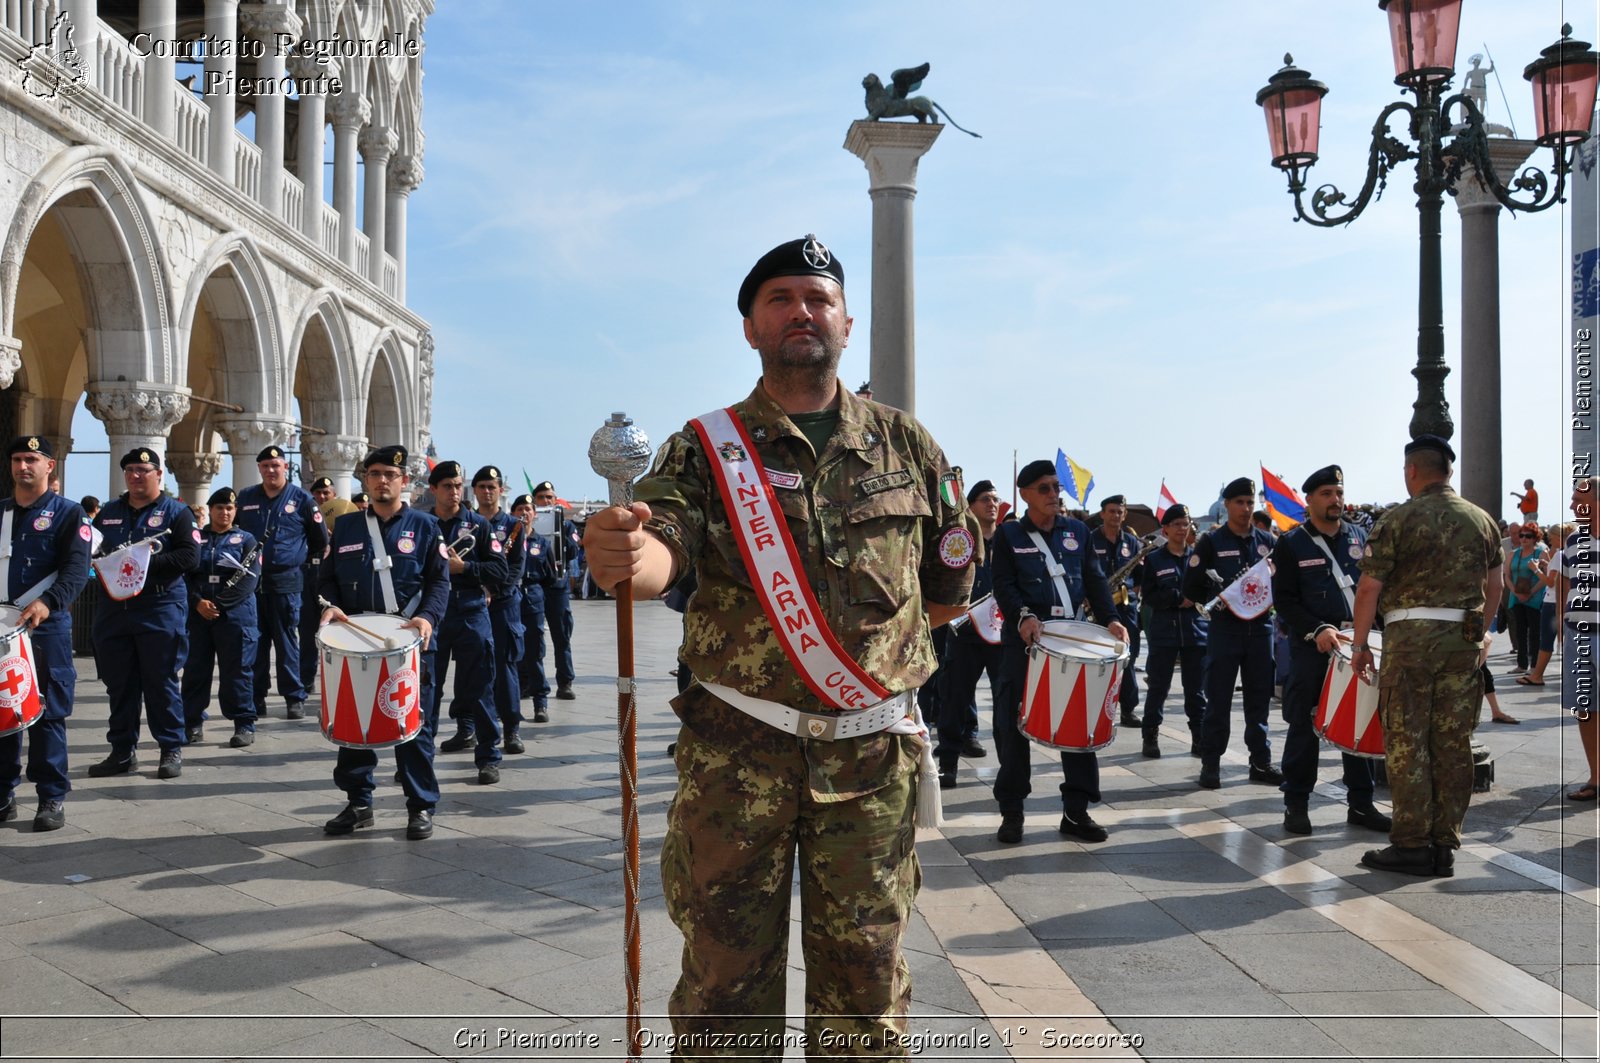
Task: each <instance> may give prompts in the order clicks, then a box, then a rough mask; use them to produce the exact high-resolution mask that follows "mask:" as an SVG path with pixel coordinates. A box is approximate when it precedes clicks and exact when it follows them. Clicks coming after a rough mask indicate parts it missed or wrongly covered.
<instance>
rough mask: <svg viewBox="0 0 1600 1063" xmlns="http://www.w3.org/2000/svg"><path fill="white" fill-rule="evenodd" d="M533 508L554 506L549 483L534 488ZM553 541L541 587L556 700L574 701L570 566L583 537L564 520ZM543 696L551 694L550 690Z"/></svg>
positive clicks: (553, 490) (553, 497)
mask: <svg viewBox="0 0 1600 1063" xmlns="http://www.w3.org/2000/svg"><path fill="white" fill-rule="evenodd" d="M533 504H534V505H535V506H536V507H540V508H543V507H545V506H553V505H555V504H556V489H555V485H554V484H552V483H551V482H550V481H549V480H545V481H543V482H541V483H539V484H536V485H535V486H534V488H533ZM563 512H564V511H563ZM550 540H551V545H552V546H553V547H554V548H555V549H554V551H553V553H552V556H551V558H550V564H549V567H548V569H547V571H548V572H549V576H548V577H547V578H546V579H545V580H544V582H543V584H542V585H543V587H544V615H545V619H546V620H547V621H549V624H550V647H551V649H553V650H554V651H555V657H556V700H557V701H571V700H573V699H574V698H575V697H577V695H576V694H574V693H573V692H572V681H573V680H574V679H575V678H577V672H576V671H575V670H574V669H573V667H572V583H571V580H570V579H569V575H570V574H569V572H568V566H569V565H570V564H571V562H572V561H573V559H574V558H576V557H577V556H578V549H579V547H580V546H582V544H583V537H582V536H580V535H579V534H578V526H577V525H575V524H573V523H572V522H571V521H570V520H567V519H566V518H565V517H564V516H563V517H562V520H561V526H560V527H559V528H557V529H556V531H555V534H554V535H552V536H550ZM543 693H545V694H548V693H550V690H549V687H548V686H547V687H546V688H545V689H544V691H543Z"/></svg>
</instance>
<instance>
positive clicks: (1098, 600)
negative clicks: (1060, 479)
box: [990, 514, 1119, 641]
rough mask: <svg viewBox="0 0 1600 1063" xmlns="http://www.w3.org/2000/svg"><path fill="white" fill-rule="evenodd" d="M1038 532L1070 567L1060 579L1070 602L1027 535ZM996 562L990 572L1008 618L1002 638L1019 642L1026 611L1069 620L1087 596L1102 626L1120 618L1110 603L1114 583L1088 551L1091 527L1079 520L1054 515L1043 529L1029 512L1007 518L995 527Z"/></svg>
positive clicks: (1001, 606)
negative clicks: (1062, 598) (1059, 598)
mask: <svg viewBox="0 0 1600 1063" xmlns="http://www.w3.org/2000/svg"><path fill="white" fill-rule="evenodd" d="M1030 531H1037V532H1039V534H1040V535H1041V536H1043V537H1044V541H1045V545H1046V546H1048V547H1049V549H1050V553H1051V554H1052V555H1054V557H1055V559H1056V561H1057V562H1059V563H1060V565H1061V566H1062V567H1063V568H1064V569H1066V573H1065V575H1064V576H1063V577H1062V579H1063V581H1064V582H1065V583H1066V585H1067V593H1068V594H1069V595H1071V597H1072V601H1071V602H1067V603H1060V602H1057V601H1056V586H1055V581H1054V580H1052V579H1051V578H1050V572H1049V570H1048V568H1047V566H1046V565H1045V559H1044V555H1042V554H1041V553H1040V552H1039V548H1038V546H1036V545H1035V544H1034V542H1033V539H1032V537H1031V536H1030V535H1029V534H1028V533H1029V532H1030ZM993 553H994V560H993V562H992V563H991V565H990V572H991V575H992V577H993V579H994V597H995V601H997V602H998V603H999V605H1000V612H1001V614H1002V615H1003V616H1004V617H1005V618H1006V622H1005V628H1004V638H1006V639H1007V640H1010V641H1019V640H1020V639H1021V637H1022V636H1021V635H1020V634H1019V633H1018V631H1017V625H1018V624H1019V623H1020V621H1021V619H1022V610H1023V609H1027V610H1028V611H1029V612H1031V613H1032V614H1033V615H1034V616H1036V617H1038V618H1039V619H1040V620H1041V621H1043V620H1071V619H1073V613H1074V611H1075V609H1076V608H1077V606H1078V605H1079V604H1081V603H1083V602H1084V601H1085V599H1087V601H1088V604H1089V613H1090V615H1092V616H1093V617H1094V618H1095V619H1096V620H1097V621H1099V622H1100V623H1102V624H1109V623H1111V622H1112V621H1113V620H1117V619H1119V618H1118V616H1117V610H1116V607H1115V606H1114V605H1113V604H1112V602H1111V585H1110V584H1109V583H1107V582H1106V574H1105V573H1104V572H1103V571H1101V569H1100V562H1099V561H1097V560H1096V559H1095V556H1094V551H1093V550H1091V549H1089V529H1088V527H1087V526H1086V525H1085V524H1084V523H1083V522H1082V521H1079V520H1074V519H1072V518H1071V517H1063V516H1060V515H1059V514H1058V515H1057V516H1056V519H1055V523H1054V525H1052V526H1051V528H1050V530H1049V531H1040V530H1039V528H1038V527H1037V526H1035V525H1034V523H1033V522H1032V521H1031V520H1029V519H1028V518H1027V517H1026V516H1023V517H1022V518H1020V519H1018V520H1014V521H1007V522H1006V523H1005V524H1002V525H1000V527H999V528H998V529H997V530H996V531H995V536H994V551H993Z"/></svg>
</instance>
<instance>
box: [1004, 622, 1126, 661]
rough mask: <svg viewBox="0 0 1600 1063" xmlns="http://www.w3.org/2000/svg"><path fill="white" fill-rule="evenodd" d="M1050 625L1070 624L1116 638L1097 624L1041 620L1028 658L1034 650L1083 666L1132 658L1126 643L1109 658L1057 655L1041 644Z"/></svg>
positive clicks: (1076, 653) (1080, 654) (1083, 654)
mask: <svg viewBox="0 0 1600 1063" xmlns="http://www.w3.org/2000/svg"><path fill="white" fill-rule="evenodd" d="M1052 624H1055V625H1061V624H1071V625H1072V626H1073V627H1076V628H1090V629H1092V630H1094V631H1098V632H1101V633H1102V634H1104V635H1105V636H1106V637H1108V638H1111V639H1115V638H1116V636H1115V635H1112V634H1111V632H1110V631H1108V630H1106V629H1105V628H1104V627H1101V626H1100V625H1099V624H1091V623H1089V622H1088V621H1087V620H1059V619H1058V620H1041V621H1039V641H1036V642H1035V643H1034V644H1033V645H1032V646H1029V647H1028V654H1029V656H1032V655H1033V652H1034V651H1035V650H1039V651H1042V652H1044V653H1047V654H1049V655H1050V656H1052V657H1063V658H1066V659H1068V660H1072V661H1082V662H1084V663H1085V664H1122V663H1126V662H1127V661H1128V659H1129V658H1130V657H1131V656H1132V647H1131V646H1130V645H1129V644H1128V643H1126V642H1123V643H1121V646H1122V649H1121V650H1119V651H1118V652H1117V653H1115V654H1114V655H1112V656H1109V657H1107V656H1099V657H1091V656H1088V655H1087V654H1086V653H1083V652H1073V653H1057V652H1056V651H1054V650H1052V649H1051V648H1050V647H1049V646H1046V645H1044V644H1043V640H1044V638H1045V636H1047V635H1049V634H1050V627H1051V625H1052Z"/></svg>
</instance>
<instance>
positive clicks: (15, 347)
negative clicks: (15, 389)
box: [0, 336, 22, 391]
mask: <svg viewBox="0 0 1600 1063" xmlns="http://www.w3.org/2000/svg"><path fill="white" fill-rule="evenodd" d="M21 368H22V341H21V340H14V339H12V338H11V337H10V336H0V391H4V390H5V389H6V388H8V387H10V386H11V382H12V381H13V380H15V379H16V378H17V370H18V369H21Z"/></svg>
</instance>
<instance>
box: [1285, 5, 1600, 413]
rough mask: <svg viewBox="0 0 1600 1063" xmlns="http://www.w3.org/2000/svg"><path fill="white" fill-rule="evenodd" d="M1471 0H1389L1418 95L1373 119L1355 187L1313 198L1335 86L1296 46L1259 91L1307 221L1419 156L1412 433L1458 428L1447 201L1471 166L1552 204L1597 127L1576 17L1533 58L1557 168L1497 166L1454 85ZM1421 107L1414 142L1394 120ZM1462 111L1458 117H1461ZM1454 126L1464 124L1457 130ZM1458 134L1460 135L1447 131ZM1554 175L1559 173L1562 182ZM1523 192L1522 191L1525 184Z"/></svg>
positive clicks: (1370, 196)
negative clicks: (1447, 290)
mask: <svg viewBox="0 0 1600 1063" xmlns="http://www.w3.org/2000/svg"><path fill="white" fill-rule="evenodd" d="M1461 2H1462V0H1379V3H1378V6H1379V8H1381V9H1382V10H1383V11H1384V12H1385V13H1386V14H1387V15H1388V16H1389V37H1390V42H1391V44H1392V45H1393V48H1394V69H1395V79H1394V80H1395V83H1396V84H1397V85H1399V86H1401V91H1402V92H1410V93H1411V94H1412V95H1413V96H1414V97H1415V102H1407V101H1406V100H1397V101H1396V102H1394V103H1391V104H1389V105H1388V106H1387V107H1385V108H1384V109H1383V110H1382V112H1380V113H1379V115H1378V120H1377V122H1376V124H1374V125H1373V127H1372V146H1371V148H1370V150H1369V152H1368V156H1367V176H1366V181H1365V183H1364V184H1363V185H1362V186H1361V191H1360V192H1359V193H1357V195H1356V197H1355V199H1354V200H1353V201H1352V200H1349V199H1348V198H1347V197H1346V196H1345V194H1344V193H1343V192H1341V191H1339V189H1338V188H1336V187H1335V186H1333V185H1331V184H1324V185H1321V186H1320V187H1318V188H1317V189H1316V190H1315V191H1313V192H1312V193H1311V197H1310V204H1309V210H1308V209H1307V203H1306V190H1307V187H1308V186H1307V182H1306V175H1307V173H1308V172H1309V171H1310V169H1311V167H1312V165H1313V164H1315V163H1316V161H1317V134H1318V129H1319V124H1320V121H1321V112H1322V97H1324V96H1326V95H1327V94H1328V87H1327V86H1326V85H1324V84H1323V83H1322V82H1320V81H1315V80H1313V79H1312V77H1311V75H1310V74H1309V73H1307V72H1306V71H1304V70H1301V69H1299V68H1297V67H1296V66H1295V65H1294V59H1293V57H1292V56H1288V55H1286V56H1284V57H1283V58H1284V64H1285V65H1284V67H1283V69H1282V70H1279V71H1278V72H1277V73H1276V74H1274V75H1273V76H1272V77H1271V79H1270V80H1269V81H1268V82H1267V86H1266V88H1264V89H1262V90H1261V91H1260V92H1258V93H1256V103H1257V104H1259V105H1260V106H1261V109H1262V110H1263V111H1264V112H1265V113H1266V119H1267V136H1268V139H1269V141H1270V142H1271V146H1272V165H1274V166H1276V167H1278V168H1279V169H1280V170H1283V171H1284V173H1285V174H1286V175H1287V177H1288V180H1289V194H1290V195H1292V196H1293V197H1294V207H1295V214H1296V216H1297V217H1296V220H1297V221H1306V222H1309V223H1311V224H1312V225H1317V226H1322V227H1331V226H1334V225H1345V224H1348V223H1349V222H1352V221H1354V220H1355V219H1356V218H1357V217H1358V216H1359V215H1360V214H1361V212H1362V211H1363V210H1365V209H1366V207H1367V205H1368V204H1369V203H1371V202H1372V201H1373V200H1374V199H1377V198H1379V197H1381V196H1382V195H1383V191H1384V188H1385V187H1386V185H1387V184H1388V180H1389V173H1390V171H1392V170H1394V169H1395V168H1397V167H1398V166H1399V165H1400V164H1401V163H1404V162H1407V161H1409V160H1412V159H1414V160H1416V164H1417V179H1416V184H1415V186H1414V187H1415V190H1416V193H1417V211H1418V214H1419V232H1420V238H1421V248H1420V255H1419V274H1420V275H1419V282H1418V292H1417V365H1416V368H1415V369H1413V370H1412V371H1411V372H1412V375H1413V376H1415V377H1416V378H1417V401H1416V402H1414V403H1413V404H1412V410H1413V413H1412V415H1411V437H1412V438H1413V439H1415V438H1417V437H1418V436H1423V435H1436V436H1440V437H1442V438H1444V439H1449V438H1450V437H1451V436H1452V435H1454V434H1455V426H1454V424H1453V423H1452V422H1451V420H1450V406H1449V403H1447V402H1446V401H1445V397H1444V379H1445V377H1446V376H1447V375H1449V372H1450V370H1449V367H1447V366H1446V365H1445V362H1444V309H1443V302H1444V300H1443V296H1442V291H1441V288H1442V281H1441V279H1440V261H1439V260H1440V248H1439V228H1440V219H1439V216H1440V211H1441V208H1442V206H1443V204H1444V196H1445V194H1446V193H1449V194H1450V195H1454V194H1455V190H1456V183H1457V181H1458V180H1459V179H1460V178H1461V176H1462V173H1463V171H1468V173H1469V177H1470V172H1471V170H1474V169H1475V170H1476V172H1477V174H1478V175H1479V177H1480V178H1481V180H1482V182H1483V186H1484V187H1485V189H1487V190H1488V191H1489V192H1490V193H1491V194H1492V195H1493V196H1494V197H1495V199H1497V200H1499V201H1500V203H1501V204H1503V205H1504V206H1505V207H1506V208H1507V209H1509V210H1511V211H1518V210H1521V211H1528V212H1530V213H1531V212H1533V211H1540V210H1545V209H1546V208H1548V207H1551V206H1554V205H1555V204H1556V203H1558V202H1561V200H1562V194H1563V192H1564V191H1565V189H1566V180H1567V173H1568V171H1569V170H1570V169H1571V166H1572V157H1573V151H1574V149H1575V148H1576V147H1577V145H1579V144H1581V143H1582V142H1583V141H1584V140H1585V139H1586V138H1587V137H1588V135H1589V121H1590V116H1591V115H1592V113H1593V111H1594V103H1595V87H1596V83H1597V81H1600V65H1597V64H1600V55H1597V54H1596V53H1595V52H1593V51H1591V50H1590V48H1589V45H1588V43H1587V42H1584V41H1575V40H1572V39H1571V35H1572V27H1571V26H1563V27H1561V39H1560V40H1559V41H1557V42H1556V43H1555V44H1552V45H1551V46H1550V47H1548V48H1546V49H1544V51H1543V52H1541V53H1540V57H1539V58H1538V59H1536V60H1534V61H1533V62H1532V63H1530V64H1528V67H1527V69H1525V70H1524V71H1523V77H1524V78H1526V79H1527V80H1528V81H1529V82H1530V83H1531V84H1532V86H1533V96H1534V117H1535V119H1536V123H1537V131H1538V137H1537V143H1538V144H1540V145H1542V146H1545V147H1548V148H1550V149H1551V155H1552V158H1551V163H1550V167H1549V170H1550V173H1549V174H1548V175H1547V174H1546V173H1544V172H1543V171H1541V170H1539V169H1538V168H1537V167H1534V166H1529V167H1526V168H1525V169H1523V170H1522V172H1521V173H1519V174H1518V175H1517V176H1516V177H1515V178H1513V179H1512V180H1510V181H1509V182H1505V181H1502V180H1501V178H1500V177H1499V176H1498V175H1496V174H1495V172H1494V163H1493V160H1492V159H1491V157H1490V154H1489V139H1488V133H1487V130H1486V129H1485V128H1484V118H1483V113H1482V112H1481V111H1479V110H1478V107H1477V104H1476V103H1475V102H1474V101H1473V100H1472V98H1471V97H1470V96H1469V95H1467V94H1466V93H1465V92H1458V93H1455V94H1453V95H1451V94H1449V93H1448V90H1449V87H1450V79H1451V78H1452V77H1454V76H1455V61H1456V37H1457V32H1458V30H1459V29H1460V25H1461ZM1402 113H1403V114H1405V115H1406V116H1407V118H1408V119H1409V122H1408V127H1409V128H1408V130H1407V132H1408V134H1409V139H1410V143H1407V142H1405V141H1403V140H1401V139H1399V138H1398V137H1396V136H1394V135H1393V134H1392V133H1391V132H1390V130H1389V123H1390V122H1391V120H1393V119H1394V117H1395V116H1396V115H1398V114H1402ZM1452 116H1454V117H1452ZM1453 129H1459V132H1456V133H1455V135H1453V136H1451V135H1450V134H1451V131H1452V130H1453ZM1447 138H1448V139H1447ZM1552 177H1553V179H1554V180H1553V183H1552ZM1519 195H1520V196H1522V197H1523V198H1517V197H1518V196H1519Z"/></svg>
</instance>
